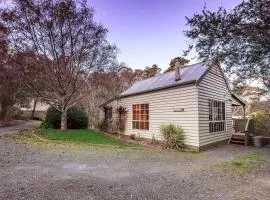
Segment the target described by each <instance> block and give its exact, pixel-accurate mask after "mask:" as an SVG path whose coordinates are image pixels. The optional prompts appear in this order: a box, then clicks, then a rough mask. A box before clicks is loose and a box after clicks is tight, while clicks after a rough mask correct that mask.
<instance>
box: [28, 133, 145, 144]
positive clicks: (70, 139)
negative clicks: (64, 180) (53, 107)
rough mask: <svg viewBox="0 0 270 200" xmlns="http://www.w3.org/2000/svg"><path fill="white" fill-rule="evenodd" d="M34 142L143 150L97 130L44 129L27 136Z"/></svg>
mask: <svg viewBox="0 0 270 200" xmlns="http://www.w3.org/2000/svg"><path fill="white" fill-rule="evenodd" d="M25 136H26V137H27V138H28V139H30V140H32V141H33V142H46V143H48V142H50V141H51V142H57V143H61V144H64V143H75V144H90V145H101V146H113V147H131V148H136V149H143V147H141V146H138V145H135V144H130V143H127V142H125V141H122V140H120V139H117V138H113V137H111V136H109V135H105V134H103V133H100V132H98V131H95V130H90V129H78V130H68V131H66V132H61V131H60V130H58V129H42V130H41V131H40V132H37V133H35V132H34V133H33V132H30V133H27V134H26V135H25Z"/></svg>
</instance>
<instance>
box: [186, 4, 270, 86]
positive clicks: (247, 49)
mask: <svg viewBox="0 0 270 200" xmlns="http://www.w3.org/2000/svg"><path fill="white" fill-rule="evenodd" d="M269 22H270V1H269V0H246V1H243V2H242V3H240V4H239V5H237V6H236V7H235V8H233V9H232V10H231V11H227V10H226V9H225V8H222V7H221V8H219V10H218V11H216V12H214V11H210V10H207V9H206V8H204V10H203V11H202V13H201V14H195V15H193V16H192V17H189V18H187V25H189V27H190V29H189V30H187V31H185V35H186V37H188V38H189V39H191V40H192V43H191V44H192V45H190V48H189V49H188V50H187V52H186V53H189V52H190V50H191V49H195V50H196V51H197V53H198V58H199V59H200V60H208V59H218V60H219V61H220V62H221V63H224V65H225V67H226V72H228V73H233V74H235V75H236V76H237V77H238V81H239V82H243V81H245V80H248V79H260V80H262V81H263V83H264V85H265V86H266V88H268V89H269V88H270V78H269V77H270V66H269V62H270V23H269Z"/></svg>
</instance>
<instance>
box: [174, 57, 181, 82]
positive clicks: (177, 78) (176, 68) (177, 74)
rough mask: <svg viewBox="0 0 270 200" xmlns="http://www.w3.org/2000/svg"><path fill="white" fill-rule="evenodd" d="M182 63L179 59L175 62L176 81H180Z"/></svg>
mask: <svg viewBox="0 0 270 200" xmlns="http://www.w3.org/2000/svg"><path fill="white" fill-rule="evenodd" d="M180 70H181V64H180V62H179V61H176V62H175V81H179V80H180V79H181V77H180Z"/></svg>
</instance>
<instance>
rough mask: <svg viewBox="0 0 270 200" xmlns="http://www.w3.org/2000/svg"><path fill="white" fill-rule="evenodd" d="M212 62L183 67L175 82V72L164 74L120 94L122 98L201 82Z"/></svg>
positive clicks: (139, 82) (134, 85)
mask: <svg viewBox="0 0 270 200" xmlns="http://www.w3.org/2000/svg"><path fill="white" fill-rule="evenodd" d="M210 65H211V63H210V62H201V63H197V64H193V65H183V66H181V69H180V74H181V75H180V76H181V79H180V80H178V81H176V80H175V71H170V72H166V73H163V74H161V75H158V76H154V77H151V78H148V79H145V80H142V81H137V82H135V83H134V84H133V85H132V86H131V87H130V88H128V89H127V90H126V91H124V92H123V93H121V94H120V97H123V96H129V95H133V94H139V93H144V92H148V91H154V90H159V89H165V88H169V87H174V86H178V85H184V84H188V83H192V82H196V81H199V80H200V79H201V78H202V77H203V76H204V74H206V72H207V71H208V69H209V68H210Z"/></svg>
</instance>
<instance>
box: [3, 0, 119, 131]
mask: <svg viewBox="0 0 270 200" xmlns="http://www.w3.org/2000/svg"><path fill="white" fill-rule="evenodd" d="M13 2H14V7H12V8H11V9H4V10H1V19H0V20H1V22H2V23H3V24H4V25H5V26H6V28H7V30H8V36H9V41H10V53H11V54H12V55H17V56H18V55H20V54H25V53H27V54H28V55H27V56H24V58H25V59H24V62H22V61H21V60H19V61H18V59H17V58H18V57H17V56H13V60H14V62H16V64H17V65H18V66H20V69H21V70H22V71H23V74H24V76H25V78H26V80H27V85H28V86H29V87H31V88H32V89H33V91H35V93H36V96H39V97H40V98H41V99H42V101H44V102H46V103H48V104H50V105H51V106H53V107H54V108H56V109H57V110H59V111H60V112H61V130H63V131H64V130H66V129H67V110H68V109H69V108H71V107H72V106H73V105H74V104H76V103H77V102H78V101H79V100H80V99H81V98H83V97H84V95H85V92H84V91H86V87H87V84H86V83H87V80H88V78H89V75H90V74H91V73H93V72H94V71H96V70H101V69H103V68H106V67H107V66H108V65H109V64H110V63H111V62H112V60H114V59H115V56H116V54H115V52H116V51H115V50H116V48H115V46H112V45H110V44H109V43H108V42H107V40H106V34H107V29H105V28H104V27H103V26H102V25H99V24H97V23H95V22H94V20H93V14H94V11H93V9H91V8H89V7H88V6H87V2H86V1H77V0H55V1H51V0H43V1H38V0H15V1H13Z"/></svg>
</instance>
